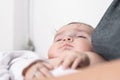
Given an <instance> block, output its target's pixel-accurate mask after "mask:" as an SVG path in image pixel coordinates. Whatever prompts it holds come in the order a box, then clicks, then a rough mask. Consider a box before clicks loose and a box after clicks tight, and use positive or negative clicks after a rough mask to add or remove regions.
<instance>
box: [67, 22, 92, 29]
mask: <svg viewBox="0 0 120 80" xmlns="http://www.w3.org/2000/svg"><path fill="white" fill-rule="evenodd" d="M70 24H80V25H86V26H89V27H91V28H92V29H94V28H93V27H92V26H91V25H89V24H86V23H82V22H70V23H68V24H67V25H70Z"/></svg>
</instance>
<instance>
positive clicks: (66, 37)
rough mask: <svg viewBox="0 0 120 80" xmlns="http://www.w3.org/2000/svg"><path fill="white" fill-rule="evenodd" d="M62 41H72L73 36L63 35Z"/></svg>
mask: <svg viewBox="0 0 120 80" xmlns="http://www.w3.org/2000/svg"><path fill="white" fill-rule="evenodd" d="M63 41H70V42H72V41H73V38H72V37H70V36H65V37H64V38H63Z"/></svg>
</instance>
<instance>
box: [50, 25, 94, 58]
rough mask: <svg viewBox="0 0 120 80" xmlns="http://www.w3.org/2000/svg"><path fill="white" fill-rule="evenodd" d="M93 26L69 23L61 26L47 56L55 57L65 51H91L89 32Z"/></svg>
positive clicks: (90, 32)
mask: <svg viewBox="0 0 120 80" xmlns="http://www.w3.org/2000/svg"><path fill="white" fill-rule="evenodd" d="M92 31H93V28H91V27H89V26H86V25H83V24H82V25H80V24H70V25H66V26H63V27H62V28H61V29H60V30H59V31H58V32H57V33H56V35H55V37H54V42H53V44H52V45H51V47H50V49H49V51H48V57H49V58H57V57H59V56H61V55H62V53H64V52H65V51H71V50H73V51H78V52H85V51H91V50H92V46H91V34H92Z"/></svg>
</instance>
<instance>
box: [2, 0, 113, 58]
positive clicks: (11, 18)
mask: <svg viewBox="0 0 120 80" xmlns="http://www.w3.org/2000/svg"><path fill="white" fill-rule="evenodd" d="M112 1H113V0H0V51H12V50H32V51H35V52H37V53H38V54H39V55H40V56H43V57H47V52H48V48H49V47H50V45H51V44H52V41H53V37H54V34H55V30H58V29H59V28H60V27H62V26H63V25H65V24H67V23H70V22H84V23H87V24H90V25H92V26H93V27H94V28H95V27H96V26H97V24H98V23H99V21H100V19H101V18H102V16H103V14H104V13H105V11H106V9H107V8H108V6H109V5H110V3H111V2H112Z"/></svg>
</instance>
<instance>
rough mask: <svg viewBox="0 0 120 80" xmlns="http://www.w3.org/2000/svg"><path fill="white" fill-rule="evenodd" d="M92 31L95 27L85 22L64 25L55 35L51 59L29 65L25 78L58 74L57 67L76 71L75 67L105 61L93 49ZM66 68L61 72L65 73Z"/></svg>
mask: <svg viewBox="0 0 120 80" xmlns="http://www.w3.org/2000/svg"><path fill="white" fill-rule="evenodd" d="M92 32H93V28H92V27H91V26H90V25H88V24H85V23H80V22H72V23H69V24H67V25H64V26H63V27H62V28H60V29H59V30H58V31H57V33H56V35H55V37H54V41H53V44H52V45H51V47H50V49H49V51H48V58H49V59H48V60H47V61H37V62H35V63H33V64H31V65H30V66H28V67H27V68H26V69H25V70H24V76H25V80H30V79H31V78H32V80H37V79H44V77H53V76H58V74H56V72H58V71H56V69H57V70H59V71H60V70H61V69H64V70H65V71H66V72H67V73H71V72H76V71H75V70H73V69H78V68H84V67H87V66H91V65H93V64H97V63H100V62H103V61H104V59H103V58H102V57H101V56H99V55H97V54H96V53H94V52H93V50H92V46H91V34H92ZM49 64H51V65H49ZM41 65H42V66H41ZM59 66H60V67H59ZM68 69H69V70H68ZM71 69H72V70H71ZM64 70H63V71H61V72H62V73H63V72H64ZM50 72H52V74H51V73H50ZM64 74H65V73H64ZM60 75H62V74H60Z"/></svg>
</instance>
